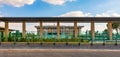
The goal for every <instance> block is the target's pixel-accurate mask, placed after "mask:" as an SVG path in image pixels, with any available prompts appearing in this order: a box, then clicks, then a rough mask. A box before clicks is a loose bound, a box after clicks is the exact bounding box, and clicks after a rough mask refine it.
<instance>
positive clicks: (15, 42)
mask: <svg viewBox="0 0 120 57" xmlns="http://www.w3.org/2000/svg"><path fill="white" fill-rule="evenodd" d="M13 44H14V45H16V38H15V37H14V43H13Z"/></svg>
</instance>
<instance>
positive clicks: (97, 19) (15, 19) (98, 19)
mask: <svg viewBox="0 0 120 57" xmlns="http://www.w3.org/2000/svg"><path fill="white" fill-rule="evenodd" d="M0 21H3V22H4V21H9V22H22V21H26V22H39V21H44V22H56V21H61V22H73V21H78V22H90V21H95V22H108V21H120V17H0Z"/></svg>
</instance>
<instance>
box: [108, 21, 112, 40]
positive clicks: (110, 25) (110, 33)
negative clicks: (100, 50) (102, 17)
mask: <svg viewBox="0 0 120 57" xmlns="http://www.w3.org/2000/svg"><path fill="white" fill-rule="evenodd" d="M108 32H109V38H110V40H112V22H111V21H109V22H108Z"/></svg>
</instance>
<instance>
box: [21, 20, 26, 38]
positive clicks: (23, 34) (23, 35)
mask: <svg viewBox="0 0 120 57" xmlns="http://www.w3.org/2000/svg"><path fill="white" fill-rule="evenodd" d="M25 35H26V23H25V21H23V22H22V38H25Z"/></svg>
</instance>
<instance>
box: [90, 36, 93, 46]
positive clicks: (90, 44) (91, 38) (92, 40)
mask: <svg viewBox="0 0 120 57" xmlns="http://www.w3.org/2000/svg"><path fill="white" fill-rule="evenodd" d="M90 45H91V46H93V39H92V38H91V44H90Z"/></svg>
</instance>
